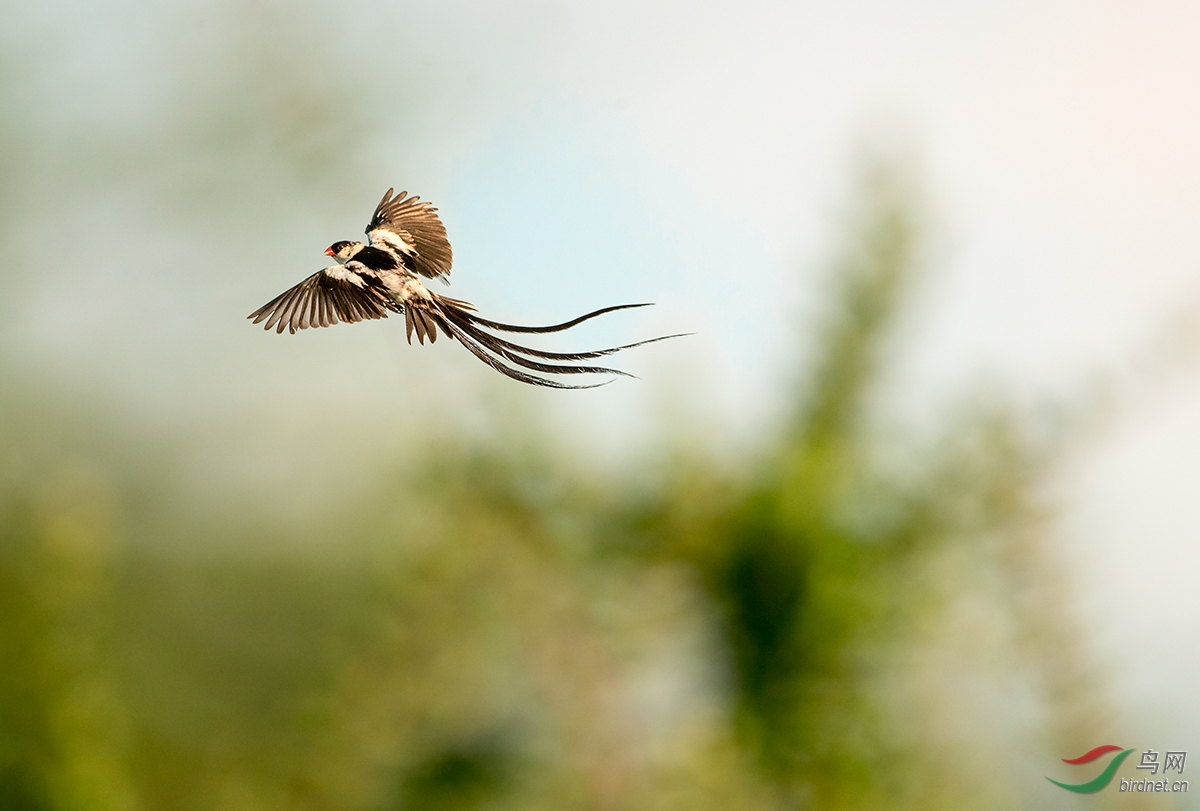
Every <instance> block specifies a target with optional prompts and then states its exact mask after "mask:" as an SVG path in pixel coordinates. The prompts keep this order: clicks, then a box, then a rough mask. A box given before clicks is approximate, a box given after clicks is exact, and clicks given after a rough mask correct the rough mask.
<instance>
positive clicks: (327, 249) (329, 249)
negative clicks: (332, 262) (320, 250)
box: [325, 247, 333, 256]
mask: <svg viewBox="0 0 1200 811" xmlns="http://www.w3.org/2000/svg"><path fill="white" fill-rule="evenodd" d="M325 255H326V256H333V248H332V247H329V248H326V249H325Z"/></svg>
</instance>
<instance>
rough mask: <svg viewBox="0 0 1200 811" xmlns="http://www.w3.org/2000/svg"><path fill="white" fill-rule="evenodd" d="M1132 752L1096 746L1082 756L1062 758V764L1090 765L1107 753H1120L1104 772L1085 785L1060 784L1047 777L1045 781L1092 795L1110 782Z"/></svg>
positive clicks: (1118, 748) (1111, 746)
mask: <svg viewBox="0 0 1200 811" xmlns="http://www.w3.org/2000/svg"><path fill="white" fill-rule="evenodd" d="M1132 751H1133V750H1132V749H1121V747H1119V746H1113V745H1112V744H1111V743H1110V744H1107V745H1105V746H1097V747H1096V748H1095V749H1093V750H1092V751H1090V752H1087V753H1085V754H1082V755H1080V756H1079V757H1076V758H1070V759H1068V758H1063V763H1070V764H1071V765H1072V766H1078V765H1080V764H1081V763H1091V762H1092V761H1093V760H1098V759H1100V758H1102V757H1104V756H1105V755H1107V754H1108V753H1109V752H1120V753H1121V754H1119V755H1117V756H1116V757H1114V758H1113V759H1112V760H1110V761H1109V762H1108V765H1107V766H1105V767H1104V771H1102V772H1100V774H1098V775H1096V776H1095V777H1094V778H1093V779H1091V780H1089V781H1087V782H1086V783H1060V782H1058V781H1057V780H1054V779H1053V778H1050V777H1047V778H1046V779H1047V780H1049V781H1050V782H1051V783H1053V784H1054V785H1056V786H1061V787H1063V788H1065V789H1066V790H1067V791H1073V792H1075V793H1076V794H1094V793H1096V792H1097V791H1099V790H1100V789H1102V788H1104V787H1105V786H1107V785H1108V784H1109V783H1110V782H1112V779H1113V775H1114V774H1116V773H1117V769H1118V768H1120V766H1121V762H1122V761H1124V760H1125V758H1127V757H1129V753H1130V752H1132Z"/></svg>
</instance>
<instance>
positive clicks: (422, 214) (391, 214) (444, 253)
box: [366, 189, 454, 279]
mask: <svg viewBox="0 0 1200 811" xmlns="http://www.w3.org/2000/svg"><path fill="white" fill-rule="evenodd" d="M436 211H437V209H436V208H434V207H433V206H432V205H430V204H429V203H426V202H422V201H421V198H419V197H416V196H413V197H409V196H408V192H406V191H402V192H400V193H399V194H396V195H394V196H393V190H392V189H388V190H387V194H385V195H384V196H383V199H382V200H380V201H379V205H378V206H376V207H375V214H374V215H372V217H371V222H369V223H368V224H367V230H366V233H367V236H369V237H370V238H371V242H372V244H374V243H376V242H379V241H383V242H387V243H389V244H391V245H392V247H394V248H396V249H397V250H399V251H401V252H402V253H404V254H407V255H408V256H410V257H411V258H412V269H413V270H415V271H416V272H417V273H419V274H421V275H422V276H424V277H426V278H428V279H436V278H438V277H444V276H446V275H447V274H449V273H450V266H451V265H452V264H453V263H454V253H453V251H452V250H451V249H450V240H449V238H448V237H447V236H446V226H444V225H442V221H441V220H440V219H438V215H437V214H436V213H435V212H436Z"/></svg>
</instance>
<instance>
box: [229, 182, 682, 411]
mask: <svg viewBox="0 0 1200 811" xmlns="http://www.w3.org/2000/svg"><path fill="white" fill-rule="evenodd" d="M436 211H437V209H436V208H434V207H433V206H431V205H430V204H429V203H428V202H422V201H421V199H420V198H419V197H416V196H413V197H409V196H408V192H403V191H402V192H400V193H399V194H394V190H393V189H388V190H387V194H385V195H383V199H382V200H380V201H379V205H378V206H376V207H375V214H374V215H373V216H372V217H371V222H370V223H368V224H367V230H366V232H365V233H366V235H367V244H365V245H364V244H363V243H361V242H347V241H341V242H335V243H333V244H332V245H330V246H329V247H328V248H327V249H326V250H325V255H326V256H330V257H333V259H335V260H336V262H337V264H334V265H330V266H329V267H327V268H324V269H323V270H319V271H317V272H316V273H314V274H313V275H311V276H309V277H308V278H307V279H305V280H304V281H302V282H300V284H298V285H296V286H295V287H293V288H292V289H290V290H288V291H287V292H285V293H284V294H283V295H280V296H278V297H276V298H274V299H272V300H271V301H269V302H267V303H266V304H264V305H263V306H262V307H259V308H258V309H257V310H255V311H254V312H252V313H251V314H250V315H249V316H248V317H249V318H250V319H252V320H253V322H254V323H255V324H258V323H261V322H263V321H266V322H267V323H266V324H265V325H264V327H263V328H264V329H267V330H269V329H271V328H272V327H274V328H275V332H276V333H282V332H283V331H284V329H287V330H288V332H290V333H295V332H296V330H298V329H308V328H309V327H328V326H330V325H331V324H337V323H339V322H345V323H348V324H352V323H355V322H357V321H366V320H369V319H380V318H387V316H388V313H397V314H400V315H403V316H404V328H405V332H406V333H407V337H408V342H409V343H410V344H411V343H412V336H413V333H414V332H415V333H416V334H417V340H418V341H419V342H420V343H421V344H424V343H425V339H426V338H427V337H428V338H429V342H430V343H433V342H434V341H436V340H437V337H438V330H439V329H440V330H441V331H442V332H444V333H446V334H447V335H449V336H450V338H451V339H457V340H458V342H459V343H461V344H462V345H463V346H465V347H466V348H467V349H468V350H470V351H471V353H472V354H473V355H475V357H477V358H479V359H480V360H481V361H483V362H484V363H486V364H487V365H488V366H490V367H492V368H493V369H495V370H496V371H497V372H500V373H501V374H504V375H507V376H508V377H511V378H512V379H513V380H519V381H520V382H522V383H529V384H531V385H535V386H548V387H550V388H556V389H590V388H594V387H596V386H602V385H604V383H593V384H590V385H572V384H569V383H564V382H562V381H561V380H558V379H554V378H548V377H542V376H541V375H540V374H539V375H535V374H530V373H529V372H526V371H522V369H529V370H531V371H534V372H539V373H541V374H550V375H570V374H613V375H624V376H626V377H629V376H631V375H628V374H627V373H626V372H622V371H620V370H618V369H609V368H606V367H603V366H582V365H578V362H579V361H586V360H592V359H594V358H599V357H603V356H605V355H611V354H613V353H614V352H619V351H621V350H622V349H631V348H633V347H635V346H642V345H643V344H649V343H654V342H655V341H663V340H666V339H667V338H677V337H679V336H678V335H664V336H662V337H659V338H651V339H649V340H646V341H638V342H637V343H632V344H625V345H624V346H614V347H611V348H609V349H598V350H593V351H590V352H547V351H544V350H541V349H533V348H531V347H527V346H522V345H520V344H517V343H513V342H512V341H509V340H506V339H504V338H501V337H500V336H498V335H494V334H493V332H509V333H536V334H543V333H551V332H562V331H564V330H568V329H570V328H571V327H573V326H575V325H577V324H581V323H583V322H584V321H587V320H589V319H592V318H595V317H596V316H599V315H604V314H605V313H611V312H614V311H616V310H629V309H633V308H635V307H646V306H649V305H647V304H618V305H615V306H612V307H602V308H600V309H599V310H594V311H593V312H590V313H586V314H585V315H581V316H579V317H578V318H573V319H571V320H570V321H564V322H563V323H561V324H554V325H552V326H548V327H525V326H519V325H516V324H504V323H501V322H499V321H489V320H487V319H486V318H481V317H479V316H478V315H476V314H475V308H474V307H472V306H471V305H470V304H468V303H467V302H465V301H460V300H458V299H453V298H450V297H448V296H440V295H438V294H437V293H433V292H431V291H430V290H429V289H428V288H426V287H425V285H424V284H423V283H422V282H421V277H422V276H423V277H425V278H426V279H441V280H442V281H443V282H445V283H446V284H449V280H448V279H447V278H446V277H447V276H449V274H450V265H451V263H452V261H453V254H452V252H451V249H450V241H449V239H447V237H446V228H445V226H444V225H442V221H441V220H440V219H438V216H437V214H436V213H435V212H436ZM505 361H508V363H505ZM545 361H556V362H555V363H546V362H545ZM564 361H566V363H564ZM509 364H513V365H515V366H519V367H521V369H515V368H513V366H510V365H509ZM606 382H611V381H606Z"/></svg>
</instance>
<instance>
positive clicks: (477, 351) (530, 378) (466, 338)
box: [442, 319, 612, 389]
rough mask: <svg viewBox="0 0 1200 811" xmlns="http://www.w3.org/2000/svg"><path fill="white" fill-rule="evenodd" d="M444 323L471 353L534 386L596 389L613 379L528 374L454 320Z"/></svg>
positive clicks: (447, 330)
mask: <svg viewBox="0 0 1200 811" xmlns="http://www.w3.org/2000/svg"><path fill="white" fill-rule="evenodd" d="M442 325H443V326H444V327H445V328H446V332H448V333H449V334H450V335H453V336H454V337H455V338H457V339H458V342H459V343H460V344H462V345H463V346H465V347H466V348H467V349H468V350H470V352H471V354H473V355H474V356H475V357H477V358H479V359H480V360H481V361H483V362H484V363H486V364H487V365H488V366H490V367H492V368H493V369H495V370H496V371H497V372H499V373H500V374H502V375H505V376H507V377H511V378H512V379H513V380H519V381H520V382H522V383H528V384H530V385H532V386H545V387H546V388H551V389H595V388H599V387H600V386H607V385H608V384H609V383H611V382H612V381H611V380H606V381H604V382H603V383H590V384H587V385H582V386H576V385H572V384H570V383H560V382H559V381H557V380H549V379H547V378H544V377H538V376H537V375H531V374H526V373H525V372H521V371H518V370H517V369H513V368H511V367H509V366H505V365H504V364H503V363H501V362H500V361H499V360H497V359H496V358H494V357H492V356H491V355H489V354H488V353H487V351H486V350H484V348H483V347H482V346H479V345H478V344H476V343H475V341H474V340H473V339H472V338H471V336H470V335H468V334H467V333H465V332H463V331H462V330H461V329H459V327H458V326H457V325H456V324H455V323H454V322H453V321H450V320H449V319H445V320H444V321H443V322H442Z"/></svg>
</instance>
